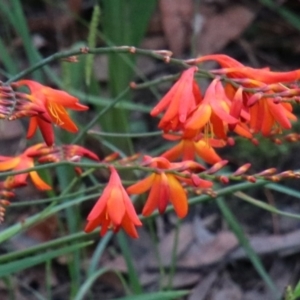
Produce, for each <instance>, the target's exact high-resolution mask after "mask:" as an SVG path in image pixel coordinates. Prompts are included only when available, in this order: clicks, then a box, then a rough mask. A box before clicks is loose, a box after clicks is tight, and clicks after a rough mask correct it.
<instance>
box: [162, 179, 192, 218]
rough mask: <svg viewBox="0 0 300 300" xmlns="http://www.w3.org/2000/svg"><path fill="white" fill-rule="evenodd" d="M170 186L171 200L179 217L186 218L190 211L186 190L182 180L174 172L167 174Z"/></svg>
mask: <svg viewBox="0 0 300 300" xmlns="http://www.w3.org/2000/svg"><path fill="white" fill-rule="evenodd" d="M167 178H168V182H169V187H170V201H171V203H172V204H173V206H174V209H175V212H176V214H177V216H178V217H179V218H184V217H185V216H186V214H187V212H188V202H187V196H186V192H185V191H184V189H183V187H182V186H181V184H180V182H179V181H178V180H177V179H176V178H175V177H174V175H172V174H167Z"/></svg>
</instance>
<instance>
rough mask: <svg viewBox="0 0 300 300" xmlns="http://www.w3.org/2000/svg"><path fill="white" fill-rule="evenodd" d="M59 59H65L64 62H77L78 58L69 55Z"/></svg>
mask: <svg viewBox="0 0 300 300" xmlns="http://www.w3.org/2000/svg"><path fill="white" fill-rule="evenodd" d="M61 60H62V61H66V62H70V63H77V62H78V58H77V56H75V55H73V56H69V57H64V58H62V59H61Z"/></svg>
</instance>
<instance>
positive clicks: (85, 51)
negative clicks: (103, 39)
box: [79, 47, 90, 54]
mask: <svg viewBox="0 0 300 300" xmlns="http://www.w3.org/2000/svg"><path fill="white" fill-rule="evenodd" d="M79 50H80V52H81V53H83V54H88V53H89V51H90V49H89V47H81V48H80V49H79Z"/></svg>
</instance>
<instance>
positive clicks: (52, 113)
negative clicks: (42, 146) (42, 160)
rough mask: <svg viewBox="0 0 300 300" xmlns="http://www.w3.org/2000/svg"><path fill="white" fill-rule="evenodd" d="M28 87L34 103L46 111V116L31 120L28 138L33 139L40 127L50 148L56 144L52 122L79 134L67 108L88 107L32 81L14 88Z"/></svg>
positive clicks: (84, 108)
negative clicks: (48, 120)
mask: <svg viewBox="0 0 300 300" xmlns="http://www.w3.org/2000/svg"><path fill="white" fill-rule="evenodd" d="M23 85H25V86H27V87H28V88H29V89H30V92H31V97H30V100H31V101H32V102H35V103H37V104H38V105H39V106H40V107H41V108H43V109H44V114H43V115H45V116H43V115H42V116H34V117H32V118H31V119H30V123H29V128H28V132H27V138H31V137H32V136H33V135H34V134H35V132H36V130H37V128H38V127H39V128H40V130H41V133H42V135H43V138H44V140H45V142H46V144H47V145H48V146H52V145H53V143H54V133H53V128H52V125H51V123H49V122H47V121H45V119H50V120H51V122H52V123H53V124H55V125H57V126H59V127H61V128H63V129H65V130H68V131H70V132H73V133H75V132H77V131H78V128H77V126H76V125H75V123H74V122H73V121H72V120H71V118H70V117H69V115H68V113H67V111H66V108H70V109H73V110H79V111H82V110H87V109H88V107H87V106H85V105H82V104H80V103H79V101H78V99H77V98H75V97H73V96H71V95H70V94H68V93H66V92H64V91H60V90H56V89H52V88H50V87H47V86H44V85H42V84H40V83H38V82H36V81H32V80H20V81H17V82H15V83H14V86H17V87H20V86H23Z"/></svg>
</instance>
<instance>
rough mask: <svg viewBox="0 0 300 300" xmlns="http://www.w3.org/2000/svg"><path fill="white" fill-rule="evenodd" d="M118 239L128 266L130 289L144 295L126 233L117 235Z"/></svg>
mask: <svg viewBox="0 0 300 300" xmlns="http://www.w3.org/2000/svg"><path fill="white" fill-rule="evenodd" d="M117 238H118V242H119V246H120V248H121V251H122V254H123V257H124V259H125V262H126V265H127V269H128V276H129V282H130V287H131V289H132V291H133V292H134V294H142V293H143V288H142V285H141V283H140V281H139V277H138V274H137V272H136V270H135V267H134V264H133V259H132V255H131V253H130V250H129V246H128V242H127V237H126V236H125V234H124V232H122V231H120V232H119V233H118V235H117Z"/></svg>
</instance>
